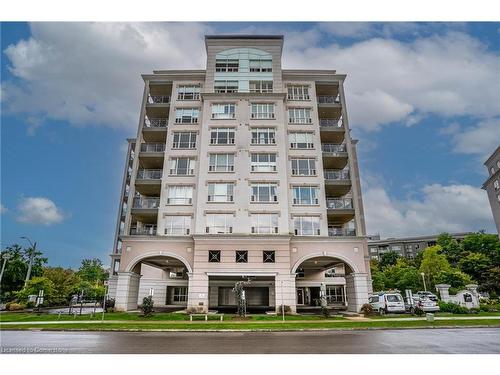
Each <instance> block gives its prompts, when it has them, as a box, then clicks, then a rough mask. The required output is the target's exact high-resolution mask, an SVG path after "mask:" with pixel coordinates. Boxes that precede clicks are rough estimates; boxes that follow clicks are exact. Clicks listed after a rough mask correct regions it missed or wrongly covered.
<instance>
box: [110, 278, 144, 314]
mask: <svg viewBox="0 0 500 375" xmlns="http://www.w3.org/2000/svg"><path fill="white" fill-rule="evenodd" d="M140 278H141V275H138V274H136V273H134V272H118V280H117V282H116V299H115V310H116V311H128V310H136V309H137V296H138V294H139V280H140Z"/></svg>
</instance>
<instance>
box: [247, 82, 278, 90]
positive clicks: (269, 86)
mask: <svg viewBox="0 0 500 375" xmlns="http://www.w3.org/2000/svg"><path fill="white" fill-rule="evenodd" d="M249 87H250V92H263V93H266V92H273V81H250V83H249Z"/></svg>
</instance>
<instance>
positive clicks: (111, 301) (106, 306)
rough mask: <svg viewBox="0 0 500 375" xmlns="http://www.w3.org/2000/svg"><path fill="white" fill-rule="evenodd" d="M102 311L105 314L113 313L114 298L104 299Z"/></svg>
mask: <svg viewBox="0 0 500 375" xmlns="http://www.w3.org/2000/svg"><path fill="white" fill-rule="evenodd" d="M104 310H105V311H106V312H113V311H114V310H115V299H114V298H108V299H106V302H105V303H104Z"/></svg>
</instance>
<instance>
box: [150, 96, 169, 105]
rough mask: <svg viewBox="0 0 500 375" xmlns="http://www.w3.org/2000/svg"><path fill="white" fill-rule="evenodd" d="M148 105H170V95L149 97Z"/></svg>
mask: <svg viewBox="0 0 500 375" xmlns="http://www.w3.org/2000/svg"><path fill="white" fill-rule="evenodd" d="M148 104H170V95H149V96H148Z"/></svg>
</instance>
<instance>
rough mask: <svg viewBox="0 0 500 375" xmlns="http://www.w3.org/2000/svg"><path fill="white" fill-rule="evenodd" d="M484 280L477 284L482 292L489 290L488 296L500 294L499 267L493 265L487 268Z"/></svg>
mask: <svg viewBox="0 0 500 375" xmlns="http://www.w3.org/2000/svg"><path fill="white" fill-rule="evenodd" d="M484 279H485V281H484V282H483V283H482V284H481V285H480V286H479V290H480V291H482V292H489V293H490V297H495V296H499V295H500V267H493V268H490V269H489V270H488V272H487V273H486V276H485V278H484Z"/></svg>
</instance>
